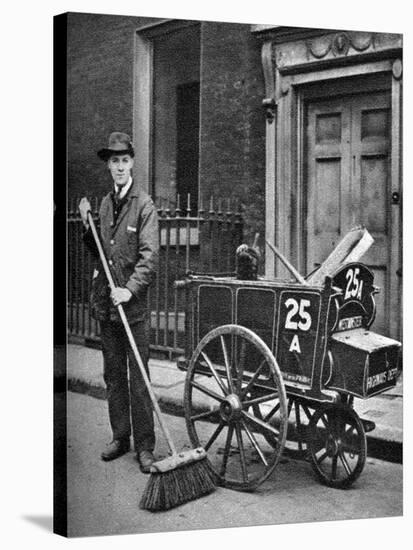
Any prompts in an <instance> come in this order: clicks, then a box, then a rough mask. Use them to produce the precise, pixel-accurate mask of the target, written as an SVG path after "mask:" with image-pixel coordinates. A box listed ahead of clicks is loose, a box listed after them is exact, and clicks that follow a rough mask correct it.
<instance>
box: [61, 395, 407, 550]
mask: <svg viewBox="0 0 413 550" xmlns="http://www.w3.org/2000/svg"><path fill="white" fill-rule="evenodd" d="M55 399H57V400H59V399H60V408H61V409H62V408H64V410H65V411H66V416H67V420H66V422H67V444H66V449H67V455H66V456H67V477H66V479H65V488H66V489H67V526H68V536H70V537H85V536H88V537H90V536H98V535H100V536H102V535H120V534H122V535H125V534H131V533H159V532H165V531H168V532H171V531H190V532H191V542H190V543H188V544H186V543H185V541H182V542H183V546H182V548H189V547H191V548H193V547H194V543H195V544H196V548H197V549H198V548H200V544H199V543H201V541H204V540H205V536H206V535H207V532H206V529H222V528H224V527H251V526H267V527H268V526H270V525H277V524H288V523H290V524H291V523H295V524H296V523H308V522H313V521H322V522H323V540H334V542H335V546H337V540H338V539H339V537H337V529H339V528H340V527H339V525H340V522H339V521H338V520H346V519H367V518H376V519H378V518H390V517H392V518H396V517H400V516H401V515H402V514H403V466H402V465H401V464H394V463H392V462H387V461H382V460H379V459H376V458H370V457H369V458H368V459H367V461H366V466H365V468H364V470H363V472H362V474H361V476H360V477H359V478H358V479H357V480H356V481H355V483H354V485H352V486H351V488H350V489H348V490H346V491H345V493H344V492H343V491H340V490H336V489H332V488H330V487H326V486H325V485H323V484H321V483H320V482H319V480H318V479H317V478H316V476H315V475H314V473H313V471H312V468H311V466H310V464H309V463H308V462H306V461H304V460H295V459H291V458H289V457H288V458H287V457H284V456H283V457H282V459H281V460H280V462H279V463H278V464H277V467H276V468H275V470H274V471H273V473H272V474H271V475H270V476H269V477H268V478H267V479H266V480H265V481H263V482H262V483H261V484H260V485H259V487H257V489H256V490H255V491H253V492H243V493H240V492H238V491H233V490H230V489H227V488H224V487H217V488H216V491H214V492H213V493H211V494H209V495H207V496H203V497H202V498H199V499H197V500H194V501H191V502H188V503H185V504H183V505H181V506H179V507H177V508H173V509H171V510H168V511H167V512H158V513H152V512H148V511H147V510H141V509H140V508H139V501H140V499H141V497H142V494H143V491H144V489H145V486H146V484H147V483H148V479H149V476H146V475H144V474H142V473H141V472H140V471H139V467H138V464H137V461H136V459H135V453H134V452H129V453H126V454H125V455H123V456H122V457H120V458H119V459H117V460H113V461H111V462H104V461H102V460H100V453H101V451H102V449H103V448H104V446H105V443H107V441H108V440H110V437H111V433H110V432H111V430H110V426H109V422H108V419H107V405H106V402H105V401H102V400H100V399H93V398H91V397H88V396H86V395H82V394H79V393H73V392H68V394H67V396H66V399H65V398H64V394H63V392H61V393H58V394H57V395H56V397H55ZM167 423H168V428H169V430H170V433H171V437H172V439H173V441H174V443H175V445H176V446H177V449H180V450H181V449H182V450H187V449H188V448H189V447H188V443H189V441H188V435H187V433H186V430H185V421H184V419H183V418H179V417H177V416H168V418H167ZM199 429H200V432H199V436H200V439H201V440H203V441H205V440H206V439H209V436H210V434H211V432H212V431H213V430H214V426H212V425H211V424H209V423H207V422H204V423H202V426H200V427H199ZM91 430H93V434H91ZM221 435H222V437H221V439H220V437H218V440H217V441H216V447H215V448H216V449H217V451H218V452H217V453H214V454H213V460H216V461H217V462H216V464H215V466H216V467H218V465H219V464H220V463H221V462H222V456H223V453H222V452H221V453H220V452H219V449H220V448H223V446H224V444H225V434H221ZM260 445H261V449H262V451H263V452H264V454H265V456H267V458H269V457H270V456H271V451H270V448H269V447H266V446H265V444H262V441H260ZM248 447H249V446H248V445H246V447H245V452H246V458H247V459H246V467H247V470H248V473H249V474H250V475H251V476H254V475H255V474H258V475H259V472H260V471H261V472H262V469H263V467H262V465H261V463H260V461H258V460H256V458H254V456H253V455H252V454H251V452H250V450H249V449H248ZM167 452H168V449H167V446H166V442H165V439H164V438H163V437H162V435H161V433H160V429H159V426H157V425H156V451H155V456H156V457H157V458H160V457H163V456H165V455H166V454H167ZM211 454H212V453H211ZM220 461H221V462H220ZM237 466H238V470H237V471H238V475H240V472H239V456H238V454H237V453H230V456H229V458H228V470H227V471H229V472H232V473H234V470H233V468H234V467H237ZM218 469H219V468H218ZM59 502H60V501H59ZM379 521H380V523H379V525H382V523H383V521H382V520H379ZM363 523H364V522H363ZM329 524H330V525H334V528H333V529H332V531H331V537H329V535H330V533H328V534H327V535H326V529H328V525H329ZM198 529H202V532H200V533H199V534H198V537H197V539H198V540H197V541H195V540H194V539H192V535H195V531H196V530H198ZM376 530H377V524H376V526H375V527H374V529H373V531H374V533H373V532H372V528H371V527H370V530H369V532H368V537H369V538H368V540H369V541H370V542H372V543H373V544H374V548H377V545H376V543H375V541H374V540H372V536H373V537H375V536H377V532H376ZM352 532H353V531H352ZM397 532H398V533H399V528H397ZM231 533H232V534H231V537H230V538H229V539H228V542H229V543H230V544H232V546H234V544H236V546H237V547H239V542H240V540H238V541H237V542H235V540H236V538H235V539H234V537H237V534H236V533H235V532H234V531H233V530H231ZM346 533H347V535H346ZM187 534H189V533H187ZM357 534H358V535H359V530H358V528H357ZM222 536H224V533H222V534H221V537H220V539H219V542H218V540H217V543H218V548H221V547H225V546H224V545H223V544H222V542H221V541H222ZM257 536H258V538H259V540H260V541H262V536H263V533H262V532H260V534H259V535H258V533H257ZM275 536H276V537H277V542H279V534H278V531H277V534H276V535H275ZM366 536H367V534H366ZM170 537H171V535H168V541H167V544H168V547H169V548H172V547H173V548H178V543H177V542H176V539H175V538H174V537H173V536H172V539H173V540H172V539H171V538H170ZM200 537H202V539H201V538H200ZM244 537H245V530H243V534H242V535H241V533H240V534H239V536H238V539H241V538H242V540H244ZM273 537H274V535H273ZM296 537H297V526H295V531H293V532H292V531H291V532H290V538H289V539H288V538H287V537H286V536H285V537H284V540H285V544H287V545H288V547H291V542H292V540H294V541H295V540H296ZM326 537H327V538H326ZM343 537H344V539H346V537H347V539H346V540H348V529H347V531H346V532H344V531H343ZM353 538H354V534H353ZM152 540H153V539H152V538H151V541H150V542H149V539H148V542H149V544H150V545H151V547H152V545H153V543H152ZM366 540H367V539H366ZM134 541H135V542H134V544H135V545H136V539H134ZM174 541H175V543H174ZM269 541H270V538H268V542H269ZM141 542H142V543H143V544H145V542H146V539H145V541H143V540H142V541H141V540H139V541H138V546H139V544H140V543H141ZM165 542H166V540H165ZM251 542H252V543H254V540H251ZM255 542H256V541H255ZM303 542H304V541H303ZM160 543H161V541H159V542H158V541H157V542H156V543H155V547H156V548H158V547H160ZM272 543H274V541H273V540H272ZM347 545H348V543H347ZM283 546H285V545H283ZM319 546H320V545H319ZM104 547H105V546H104ZM201 547H202V548H210V547H211V545H210V544H202V543H201ZM247 547H248V548H250V547H251V545H250V546H245V548H247ZM298 547H299V546H298V544H297V543H295V544H293V548H298ZM300 547H301V545H300ZM341 547H343V548H344V546H340V548H341ZM243 548H244V546H243ZM306 548H308V544H307V545H306ZM312 548H313V547H312ZM314 548H315V546H314ZM380 548H384V546H380Z"/></svg>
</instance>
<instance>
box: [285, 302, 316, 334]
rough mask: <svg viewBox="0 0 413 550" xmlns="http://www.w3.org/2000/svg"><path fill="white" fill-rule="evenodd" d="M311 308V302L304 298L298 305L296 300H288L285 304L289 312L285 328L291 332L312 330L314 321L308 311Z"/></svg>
mask: <svg viewBox="0 0 413 550" xmlns="http://www.w3.org/2000/svg"><path fill="white" fill-rule="evenodd" d="M310 306H311V302H310V300H306V299H304V298H302V299H300V302H299V303H298V301H297V300H296V299H295V298H288V300H286V302H285V307H286V308H287V310H288V312H287V316H286V318H285V328H287V329H290V330H297V329H298V330H303V331H307V330H310V327H311V323H312V319H311V315H310V312H309V311H307V310H308V308H309V307H310Z"/></svg>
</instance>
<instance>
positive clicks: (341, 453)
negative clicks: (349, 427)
mask: <svg viewBox="0 0 413 550" xmlns="http://www.w3.org/2000/svg"><path fill="white" fill-rule="evenodd" d="M338 456H339V457H340V460H341V463H342V464H343V466H344V469H345V471H346V474H347V475H348V476H349V475H350V474H351V468H350V466H349V465H348V462H347V459H346V457H345V456H344V453H343V451H339V453H338Z"/></svg>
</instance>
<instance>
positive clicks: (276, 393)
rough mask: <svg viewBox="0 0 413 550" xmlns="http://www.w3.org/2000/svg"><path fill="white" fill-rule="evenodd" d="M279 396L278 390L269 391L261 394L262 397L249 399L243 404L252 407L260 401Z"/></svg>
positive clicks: (263, 401) (264, 401)
mask: <svg viewBox="0 0 413 550" xmlns="http://www.w3.org/2000/svg"><path fill="white" fill-rule="evenodd" d="M276 398H278V392H273V393H268V394H266V395H261V396H260V397H254V399H249V400H248V401H244V403H243V405H244V406H245V407H250V406H251V405H258V404H259V403H266V402H267V401H271V400H272V399H276Z"/></svg>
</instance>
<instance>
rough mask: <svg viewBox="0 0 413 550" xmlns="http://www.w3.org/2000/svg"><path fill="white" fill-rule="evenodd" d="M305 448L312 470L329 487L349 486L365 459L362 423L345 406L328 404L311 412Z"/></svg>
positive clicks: (365, 450)
mask: <svg viewBox="0 0 413 550" xmlns="http://www.w3.org/2000/svg"><path fill="white" fill-rule="evenodd" d="M308 447H309V451H310V459H311V465H312V467H313V470H314V472H315V473H316V475H317V477H318V478H319V480H320V481H321V482H322V483H324V484H325V485H328V486H330V487H336V488H343V489H344V488H347V487H349V486H350V485H351V484H352V483H354V481H355V480H356V479H357V478H358V477H359V475H360V474H361V472H362V470H363V468H364V465H365V462H366V455H367V443H366V434H365V431H364V428H363V424H362V422H361V420H360V418H359V417H358V415H357V413H356V412H355V411H354V410H353V409H352V408H351V407H350V406H348V405H329V406H327V407H321V408H320V409H317V410H316V411H315V412H314V415H313V416H312V418H311V420H310V424H309V436H308Z"/></svg>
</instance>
